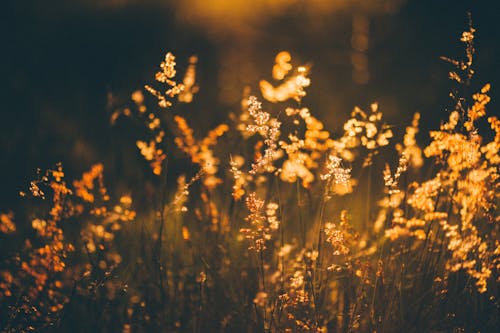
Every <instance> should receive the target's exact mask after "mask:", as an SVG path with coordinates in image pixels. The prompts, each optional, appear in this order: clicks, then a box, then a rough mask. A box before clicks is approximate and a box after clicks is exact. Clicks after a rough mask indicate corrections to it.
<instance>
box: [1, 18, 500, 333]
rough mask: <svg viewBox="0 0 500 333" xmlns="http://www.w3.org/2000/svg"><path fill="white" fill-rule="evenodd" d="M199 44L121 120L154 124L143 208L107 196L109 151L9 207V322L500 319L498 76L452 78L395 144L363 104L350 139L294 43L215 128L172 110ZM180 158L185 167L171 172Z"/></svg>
mask: <svg viewBox="0 0 500 333" xmlns="http://www.w3.org/2000/svg"><path fill="white" fill-rule="evenodd" d="M474 33H475V30H474V29H473V28H472V26H471V25H470V26H469V29H468V30H467V31H466V32H464V33H463V34H462V36H461V39H460V40H461V42H462V43H463V44H464V45H465V57H464V59H463V60H454V59H450V58H444V59H445V60H446V61H447V62H449V63H450V64H451V65H452V66H454V69H453V70H452V71H451V72H450V75H449V76H450V79H452V80H453V81H454V82H456V83H458V85H459V86H460V87H463V86H469V85H471V82H472V78H473V74H474V71H473V68H472V66H473V59H474V57H473V56H474V45H473V42H474V37H475V35H474ZM197 60H198V59H197V57H195V56H192V57H191V58H189V60H188V64H187V66H186V71H185V75H184V78H183V79H182V83H181V82H180V80H178V79H177V78H176V76H177V69H176V66H177V64H176V58H175V57H174V55H173V54H171V53H167V55H166V56H165V59H164V60H163V61H162V62H161V64H160V70H159V71H158V73H156V75H155V80H156V84H157V85H159V86H161V87H153V85H146V86H144V89H142V90H137V91H135V92H133V93H132V94H131V98H130V101H129V102H128V106H126V107H123V108H120V109H119V110H117V111H115V112H113V113H112V115H111V117H110V121H111V123H112V124H116V123H117V122H123V121H125V122H126V121H136V123H139V124H140V126H141V127H142V128H143V129H144V130H145V131H143V133H145V135H146V136H147V137H142V138H138V139H137V140H136V146H137V148H138V153H137V156H138V157H140V156H142V158H143V159H144V160H145V161H146V165H147V169H146V168H145V169H144V171H145V172H148V173H152V177H154V179H155V180H156V184H155V186H154V188H153V189H149V192H150V193H152V196H151V197H152V200H151V203H150V206H149V207H147V209H144V207H135V208H134V202H135V201H137V200H136V199H134V200H133V199H132V197H136V198H137V197H140V196H141V195H143V193H134V195H133V196H132V195H130V194H122V195H118V197H119V199H118V200H116V201H113V200H112V198H111V197H112V196H111V195H110V194H109V193H108V190H107V188H106V187H105V180H104V166H103V165H102V164H95V165H93V166H92V167H91V168H90V170H89V171H87V172H85V173H84V174H83V175H82V178H81V179H79V180H76V181H74V182H72V183H71V182H68V181H67V180H65V174H64V171H63V168H62V166H61V165H60V164H59V165H57V166H56V167H55V168H53V169H50V170H48V171H46V172H42V171H39V172H38V177H37V178H36V179H35V180H34V181H32V182H31V183H30V186H29V191H27V192H26V193H24V192H23V193H22V196H23V197H24V200H26V201H27V204H26V207H27V208H26V210H24V211H22V212H20V213H19V214H18V213H16V214H14V212H6V213H2V214H1V215H0V239H1V240H2V249H3V251H4V254H2V257H1V259H2V262H1V264H0V330H1V331H2V332H28V331H49V330H54V331H67V330H70V329H71V330H76V331H81V332H108V331H113V332H119V331H121V332H124V333H128V332H424V331H425V332H444V331H450V332H464V331H479V330H481V331H494V330H495V329H498V327H500V323H499V316H498V314H499V311H500V307H499V304H498V299H497V297H498V283H499V274H498V272H499V270H500V241H499V239H500V238H499V222H500V220H499V217H498V207H497V203H498V199H499V193H500V192H499V182H498V180H499V173H498V165H499V163H500V158H499V154H498V151H499V149H500V120H499V119H498V118H497V117H494V116H491V117H488V118H487V122H488V124H489V125H490V127H491V129H492V130H493V135H492V139H491V140H490V141H488V137H490V136H491V135H488V134H486V135H485V134H483V133H482V132H483V130H485V128H484V127H485V126H484V123H485V122H484V121H483V118H486V106H487V104H488V102H489V101H490V97H489V95H488V93H489V91H490V89H491V87H490V85H489V84H486V85H484V86H483V87H482V88H481V89H480V90H479V91H478V92H477V93H475V94H473V95H472V99H470V98H469V96H466V95H461V94H459V93H458V90H457V91H455V90H454V91H453V92H452V94H451V95H452V97H453V101H454V108H453V109H452V110H451V112H449V115H448V116H447V117H446V118H447V120H446V121H444V122H443V123H442V124H441V126H440V127H439V129H437V130H433V131H431V132H430V133H429V136H430V142H429V143H428V144H427V145H426V146H425V147H424V148H421V147H420V146H419V144H418V142H417V134H418V133H419V121H422V120H425V114H423V115H421V114H419V113H416V114H415V115H414V116H413V119H412V120H411V122H410V123H409V124H408V126H407V127H406V131H405V134H404V136H403V138H402V140H400V141H401V142H392V141H393V140H395V138H394V136H395V134H394V133H393V127H391V126H390V125H388V124H387V123H386V121H385V120H384V119H383V113H382V111H381V110H380V109H381V108H380V107H379V105H378V104H377V103H372V104H371V105H370V106H369V108H368V110H369V111H364V110H362V109H361V108H359V107H355V108H354V110H353V111H352V113H351V116H350V118H349V119H348V120H347V121H346V122H345V123H344V124H343V126H342V130H341V132H340V134H338V135H337V134H335V133H334V132H330V131H328V130H327V129H325V127H324V124H323V122H322V121H321V120H319V119H318V118H317V117H315V116H314V115H313V113H312V111H311V110H310V109H309V108H308V107H307V106H305V105H304V104H303V102H304V98H305V97H306V96H307V88H308V87H309V86H310V85H311V83H312V80H311V78H310V71H311V68H310V66H308V65H299V64H295V63H294V59H293V58H292V56H291V54H290V53H289V52H286V51H283V52H280V53H278V54H277V56H276V58H275V64H274V65H273V67H272V78H273V80H274V81H275V83H274V84H273V83H271V82H269V81H267V80H261V81H260V82H259V85H258V86H259V91H256V92H252V91H251V90H250V88H246V89H245V90H244V93H243V98H242V102H241V110H237V111H235V112H234V113H232V114H230V115H229V117H228V121H227V123H223V124H220V125H218V126H216V127H215V128H214V129H212V130H210V131H209V132H208V134H207V135H206V136H205V137H203V136H202V135H201V136H200V135H198V133H197V132H196V130H195V129H193V128H191V126H190V125H189V122H188V120H187V115H186V114H179V113H178V112H177V111H176V110H177V108H176V106H177V105H178V103H190V102H191V101H192V100H193V98H194V96H195V94H196V92H197V91H198V87H197V85H196V64H197ZM259 95H260V96H259ZM481 122H482V123H481ZM199 138H202V139H199ZM381 156H383V157H384V159H382V158H380V157H381ZM179 159H184V160H185V161H187V162H188V163H190V164H191V165H192V167H191V168H190V171H188V172H187V173H186V174H176V173H175V172H177V171H175V170H176V169H175V167H174V164H175V163H176V161H177V160H179ZM391 160H393V161H397V163H395V165H391V163H384V161H391ZM423 166H426V167H428V169H429V170H431V171H430V173H428V174H424V173H423V172H422V168H423ZM366 170H370V172H369V175H370V177H378V179H379V180H380V182H375V181H374V182H373V184H372V181H371V179H367V178H366V177H362V175H363V172H365V174H366ZM171 179H176V181H175V182H173V183H176V184H177V185H176V186H171V185H170V184H171V182H170V180H171ZM379 185H380V186H379ZM364 191H367V192H368V195H369V196H374V198H373V202H378V205H377V206H375V205H373V207H372V206H371V205H369V204H368V205H367V209H368V210H369V212H368V214H367V215H363V216H367V218H366V219H365V218H360V216H361V214H359V213H358V212H356V208H355V207H359V205H358V206H356V205H355V204H353V201H355V200H359V197H356V193H357V192H364ZM373 193H378V194H373ZM357 198H358V199H357ZM28 208H30V209H28ZM136 211H137V212H136ZM3 244H7V245H8V247H7V246H5V247H4V246H3ZM75 321H78V322H79V324H75Z"/></svg>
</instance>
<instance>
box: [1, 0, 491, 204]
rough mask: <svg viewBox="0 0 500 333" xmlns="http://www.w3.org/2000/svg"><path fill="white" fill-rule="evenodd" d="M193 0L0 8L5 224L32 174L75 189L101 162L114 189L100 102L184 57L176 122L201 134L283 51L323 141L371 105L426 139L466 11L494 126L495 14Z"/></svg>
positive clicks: (112, 136) (360, 4) (469, 5)
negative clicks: (357, 36) (361, 67)
mask: <svg viewBox="0 0 500 333" xmlns="http://www.w3.org/2000/svg"><path fill="white" fill-rule="evenodd" d="M199 1H201V0H186V1H178V2H176V1H172V0H170V1H153V0H148V1H133V0H128V1H127V0H107V1H97V0H76V1H62V0H56V1H8V2H7V3H6V4H3V5H2V7H3V11H2V13H1V14H0V15H1V23H0V24H1V25H0V28H1V43H2V44H3V46H2V47H1V50H2V51H1V55H0V57H1V59H0V60H1V61H0V64H1V65H0V69H1V72H0V73H1V77H2V79H1V81H0V82H1V83H0V84H1V87H0V94H1V95H0V97H1V104H0V108H1V118H0V140H1V141H0V184H1V186H2V190H1V195H0V210H1V211H5V210H8V209H9V208H10V207H14V206H15V205H16V202H17V200H18V192H19V190H20V189H22V188H23V187H25V186H26V183H27V182H28V181H29V179H31V178H32V177H33V175H34V174H35V170H36V168H37V167H40V168H42V169H43V168H46V167H49V166H51V165H53V164H55V163H56V162H58V161H62V162H63V164H64V166H65V168H66V170H67V172H68V173H69V174H70V175H71V176H76V175H78V174H79V173H81V172H82V171H83V170H85V169H86V168H88V167H89V166H90V165H91V164H92V163H95V162H98V161H104V163H105V165H106V167H107V172H108V174H109V176H110V177H111V181H113V179H114V180H116V179H119V178H121V177H124V174H120V172H119V170H123V167H120V166H119V165H117V164H120V163H123V162H120V161H122V160H117V159H116V158H114V157H113V156H115V153H116V150H117V149H120V150H124V149H128V150H130V151H133V152H134V154H136V152H135V149H136V148H135V146H134V142H135V141H134V140H135V139H136V138H135V137H133V135H132V134H131V135H130V138H127V134H126V133H125V134H124V133H123V131H121V132H120V134H119V135H118V134H116V132H117V131H116V129H113V128H111V126H110V124H109V116H110V110H109V109H108V108H107V96H108V94H109V93H113V94H114V95H116V96H119V97H120V96H121V97H122V98H125V97H126V96H128V95H129V94H130V93H131V92H132V91H134V90H135V89H137V88H140V87H142V86H143V84H145V83H151V82H152V81H153V75H154V72H155V71H156V69H157V66H158V64H159V63H160V62H161V60H162V59H163V56H164V54H165V53H166V52H167V51H172V52H173V53H174V54H175V55H176V56H177V60H178V64H179V68H181V69H182V68H185V65H186V62H187V61H186V59H187V57H188V56H189V55H191V54H197V55H198V56H199V59H200V61H199V65H198V79H199V85H200V88H201V91H200V93H199V94H198V95H196V97H195V102H194V103H193V104H192V105H191V106H189V107H183V109H182V111H183V112H185V114H186V117H187V118H188V119H191V122H192V123H193V126H194V127H195V128H199V129H200V130H202V131H203V133H205V131H206V129H207V128H209V127H211V126H214V125H215V124H216V123H217V122H219V121H224V120H225V119H226V118H227V114H228V112H230V111H238V108H239V106H238V100H239V98H240V96H241V91H242V89H243V87H244V86H245V85H247V84H250V85H251V86H252V87H253V89H254V91H256V88H257V83H258V80H259V79H261V78H265V79H270V72H271V67H272V64H273V58H274V56H275V54H276V52H278V51H280V50H284V49H286V50H289V51H290V52H291V53H292V56H293V57H294V59H295V60H296V61H297V62H308V63H311V64H312V72H311V79H312V86H311V87H310V89H309V90H308V91H309V95H308V97H307V98H306V99H305V101H304V103H305V104H306V105H308V106H310V107H311V109H312V111H313V113H315V114H316V115H319V117H320V118H322V119H324V120H325V122H326V124H327V125H328V127H329V128H330V129H332V130H333V131H337V132H338V131H339V130H340V129H341V124H342V121H343V120H345V119H346V118H347V117H348V115H349V112H350V111H351V109H352V108H353V107H354V106H355V105H359V106H360V107H362V108H367V106H368V105H369V104H370V103H371V102H372V101H378V102H379V104H380V108H381V110H382V111H383V112H384V114H385V115H386V116H387V117H388V121H389V122H390V123H391V124H393V125H394V126H395V128H399V129H400V130H404V126H405V125H406V124H407V123H408V122H409V120H410V119H411V115H412V114H413V113H414V112H416V111H419V112H421V113H422V122H423V124H422V127H423V128H424V129H428V128H434V127H436V126H438V125H439V121H440V119H443V118H444V117H445V116H446V113H445V112H446V111H445V110H446V109H447V108H449V107H450V106H451V103H450V101H449V99H448V92H449V91H450V89H451V88H452V86H453V85H452V83H451V82H450V81H449V80H448V79H447V71H448V70H449V69H451V68H450V66H449V65H448V64H446V63H444V62H443V61H441V60H440V59H439V57H440V56H442V55H446V56H450V57H455V58H458V57H460V56H461V55H462V47H461V43H460V42H459V37H460V34H461V32H462V31H463V30H465V29H466V28H467V12H471V14H472V20H473V25H474V27H475V28H476V29H477V38H476V50H477V53H476V58H475V61H476V62H475V65H474V67H475V69H476V71H477V76H476V77H475V79H474V82H473V88H472V90H474V88H478V87H480V86H481V85H482V84H484V83H486V82H490V83H491V84H492V93H491V96H492V98H493V101H492V103H491V104H490V107H489V110H490V114H498V111H497V109H498V102H497V96H498V92H497V91H498V86H499V83H500V82H499V78H500V70H499V67H500V61H499V59H500V57H499V56H500V54H499V51H500V48H499V43H498V40H499V37H500V34H499V25H500V11H499V8H498V5H496V2H495V1H422V0H413V1H412V0H406V1H401V0H398V1H389V0H365V1H342V0H339V1H330V2H328V1H326V0H325V1H324V3H326V4H327V5H324V4H323V5H324V6H323V7H322V6H321V4H322V3H323V2H322V1H320V0H316V1H312V2H311V4H310V5H308V4H307V2H306V1H298V0H297V1H284V0H281V1H276V4H275V5H270V3H271V2H269V1H264V0H260V1H242V0H237V1H229V0H228V1H226V2H224V1H222V0H217V1H214V4H213V5H212V6H211V7H210V6H208V7H203V6H198V5H199ZM205 2H206V3H210V1H205ZM201 3H203V1H201ZM328 3H330V5H328ZM229 4H232V5H231V6H232V7H231V6H230V5H229ZM318 4H319V5H318ZM356 15H358V16H359V15H361V16H362V17H363V18H365V19H366V20H368V22H369V34H368V37H369V48H368V50H366V52H365V55H366V56H367V57H368V68H367V70H368V72H369V80H368V82H367V83H365V84H360V83H359V82H355V80H353V79H352V75H351V73H352V64H351V61H350V54H351V53H352V47H351V42H350V41H351V36H352V32H353V31H352V30H353V28H352V27H353V23H352V22H353V17H356ZM181 73H182V70H181ZM196 120H197V121H196ZM122 130H123V128H122ZM423 139H424V140H425V138H423ZM136 157H137V159H140V156H139V154H138V153H137V156H136ZM117 161H118V162H117ZM108 165H109V167H108ZM135 167H136V166H135V165H131V166H130V168H135Z"/></svg>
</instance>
